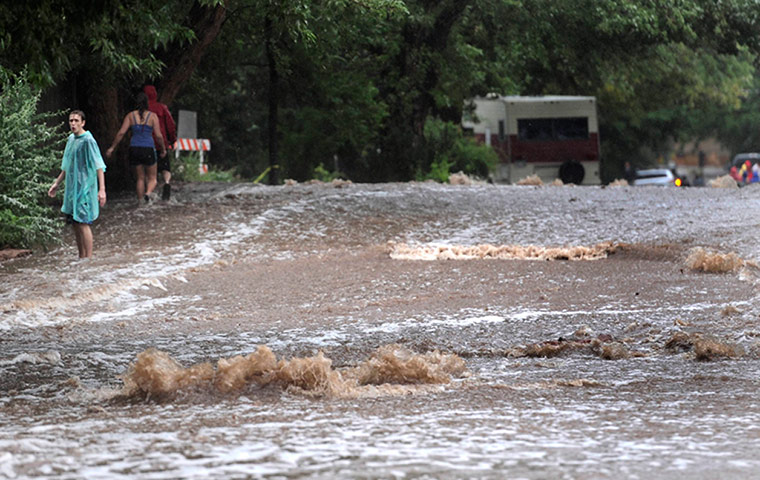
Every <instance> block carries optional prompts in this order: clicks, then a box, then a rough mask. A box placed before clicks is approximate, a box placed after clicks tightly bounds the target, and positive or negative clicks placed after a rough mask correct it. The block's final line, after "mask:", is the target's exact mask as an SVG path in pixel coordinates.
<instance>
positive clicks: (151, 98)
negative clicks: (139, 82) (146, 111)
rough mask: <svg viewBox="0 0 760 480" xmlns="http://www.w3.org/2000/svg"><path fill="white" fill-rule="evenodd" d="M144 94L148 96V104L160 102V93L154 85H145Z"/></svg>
mask: <svg viewBox="0 0 760 480" xmlns="http://www.w3.org/2000/svg"><path fill="white" fill-rule="evenodd" d="M143 92H145V95H147V96H148V103H155V102H156V101H158V93H156V87H154V86H153V85H145V86H144V87H143Z"/></svg>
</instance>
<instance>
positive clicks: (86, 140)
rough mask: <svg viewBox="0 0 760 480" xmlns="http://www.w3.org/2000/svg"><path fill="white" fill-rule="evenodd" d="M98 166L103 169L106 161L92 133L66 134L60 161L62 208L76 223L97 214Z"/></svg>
mask: <svg viewBox="0 0 760 480" xmlns="http://www.w3.org/2000/svg"><path fill="white" fill-rule="evenodd" d="M98 169H103V172H105V171H106V164H105V162H103V157H102V156H101V155H100V149H99V148H98V143H97V142H96V141H95V138H94V137H93V136H92V134H91V133H90V132H84V133H83V134H81V135H74V134H73V133H72V134H71V135H69V140H68V142H66V149H65V150H64V151H63V162H62V163H61V170H62V171H64V172H66V190H65V192H64V194H63V207H61V211H62V212H63V213H65V214H67V215H71V216H72V217H73V218H74V220H75V221H77V222H79V223H92V222H93V220H95V219H96V218H98V215H99V214H100V204H99V203H98Z"/></svg>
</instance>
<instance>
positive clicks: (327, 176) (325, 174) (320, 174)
mask: <svg viewBox="0 0 760 480" xmlns="http://www.w3.org/2000/svg"><path fill="white" fill-rule="evenodd" d="M313 176H314V179H315V180H319V181H321V182H325V183H330V182H332V181H333V180H335V179H336V178H343V177H344V176H345V175H343V174H342V173H340V172H338V171H334V172H331V171H330V170H328V169H326V168H325V165H324V164H323V163H320V164H319V165H317V166H316V167H314V175H313Z"/></svg>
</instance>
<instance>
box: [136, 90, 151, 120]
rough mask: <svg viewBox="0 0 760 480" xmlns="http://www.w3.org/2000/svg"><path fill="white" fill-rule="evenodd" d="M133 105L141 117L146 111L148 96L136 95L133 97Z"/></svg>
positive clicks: (143, 94) (141, 93)
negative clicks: (134, 104)
mask: <svg viewBox="0 0 760 480" xmlns="http://www.w3.org/2000/svg"><path fill="white" fill-rule="evenodd" d="M135 103H136V104H137V111H138V112H139V113H140V116H141V117H142V114H143V112H144V111H146V110H147V109H148V96H147V95H145V93H143V92H140V93H138V94H137V97H135Z"/></svg>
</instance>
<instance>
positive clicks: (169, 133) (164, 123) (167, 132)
mask: <svg viewBox="0 0 760 480" xmlns="http://www.w3.org/2000/svg"><path fill="white" fill-rule="evenodd" d="M143 91H144V92H145V95H147V96H148V109H149V110H150V111H151V112H153V113H154V114H155V115H156V117H157V118H158V125H159V126H160V127H161V133H162V134H163V136H164V139H165V140H166V148H167V149H172V148H174V142H176V141H177V124H176V123H174V118H173V117H172V114H171V112H170V111H169V107H167V106H166V105H165V104H163V103H161V102H159V101H158V94H157V93H156V87H154V86H153V85H145V86H144V87H143ZM154 135H155V134H154ZM170 157H171V155H165V156H164V157H161V158H159V160H158V171H159V172H161V176H162V177H163V179H164V187H163V191H162V193H161V199H162V200H169V198H170V197H171V192H172V187H171V179H172V170H171V164H170V163H169V160H170Z"/></svg>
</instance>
